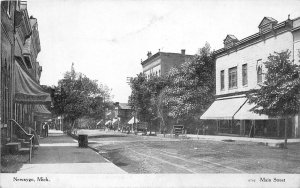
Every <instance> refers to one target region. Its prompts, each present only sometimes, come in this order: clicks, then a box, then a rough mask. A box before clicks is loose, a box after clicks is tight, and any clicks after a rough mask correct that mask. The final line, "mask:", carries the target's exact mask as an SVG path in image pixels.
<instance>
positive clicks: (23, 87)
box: [0, 1, 51, 145]
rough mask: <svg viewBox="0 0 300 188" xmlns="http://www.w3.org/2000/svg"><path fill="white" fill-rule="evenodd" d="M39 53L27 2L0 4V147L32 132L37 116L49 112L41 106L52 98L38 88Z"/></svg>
mask: <svg viewBox="0 0 300 188" xmlns="http://www.w3.org/2000/svg"><path fill="white" fill-rule="evenodd" d="M40 51H41V47H40V39H39V31H38V23H37V19H36V18H34V17H32V16H31V17H29V16H28V12H27V2H26V1H1V73H0V74H1V75H0V77H1V87H0V89H1V90H0V91H1V92H0V99H1V100H0V106H1V110H0V115H1V122H0V130H1V145H4V144H6V143H7V142H9V143H10V142H14V141H16V140H17V139H18V138H20V137H21V136H24V135H26V134H25V133H22V131H23V132H24V130H25V131H26V130H27V131H28V130H29V128H31V129H32V130H35V129H36V123H37V121H36V119H35V116H36V115H37V114H41V113H44V114H45V113H47V114H49V113H50V112H49V111H48V110H47V109H46V108H45V107H44V106H42V105H43V104H46V103H47V102H51V97H50V94H49V93H46V92H45V91H44V89H43V88H42V87H41V86H40V85H39V80H40V76H41V72H42V67H41V66H40V65H39V62H37V56H38V53H39V52H40ZM39 109H43V112H42V111H41V110H39ZM11 119H13V120H14V121H11ZM22 129H23V130H22ZM27 133H28V132H27Z"/></svg>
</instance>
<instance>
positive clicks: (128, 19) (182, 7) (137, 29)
mask: <svg viewBox="0 0 300 188" xmlns="http://www.w3.org/2000/svg"><path fill="white" fill-rule="evenodd" d="M27 4H28V13H29V15H33V16H34V17H36V18H37V19H38V24H39V32H40V41H41V49H42V51H41V52H40V54H39V56H38V61H39V62H40V64H41V65H42V66H43V72H42V77H41V84H45V85H57V81H58V80H59V79H61V78H62V77H63V73H65V72H66V71H69V70H70V68H71V64H72V62H74V64H75V70H76V71H79V72H82V73H83V74H85V75H87V76H88V77H89V78H91V79H96V80H98V82H101V83H103V84H106V85H107V86H108V87H110V88H111V89H112V94H113V95H114V98H113V100H114V101H119V102H127V101H128V96H129V95H130V92H131V90H130V87H129V85H128V84H127V83H126V77H132V76H136V74H138V73H139V72H141V71H142V66H141V59H143V60H145V59H146V54H147V51H151V52H152V54H154V53H156V52H158V50H159V49H160V50H161V51H164V52H178V53H180V50H181V49H186V53H187V54H195V53H196V52H197V49H198V48H200V47H202V46H204V44H205V42H208V43H209V44H210V45H211V47H212V49H216V50H217V49H219V48H222V47H223V40H224V39H225V37H226V35H227V34H233V35H235V36H236V37H237V38H238V39H242V38H245V37H247V36H249V35H252V34H254V33H256V32H258V25H259V23H260V21H261V20H262V19H263V17H264V16H270V17H273V18H275V19H276V20H278V21H279V22H281V21H284V20H286V19H287V18H288V14H290V15H291V18H292V19H293V18H296V17H299V16H300V11H299V10H300V0H285V1H281V0H278V1H276V0H275V1H271V0H270V1H269V0H266V1H263V0H239V1H238V0H220V1H218V0H198V1H196V0H185V1H183V0H148V1H146V0H144V1H143V0H139V1H138V0H47V1H46V0H29V1H28V3H27Z"/></svg>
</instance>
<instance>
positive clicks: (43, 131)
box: [42, 123, 46, 137]
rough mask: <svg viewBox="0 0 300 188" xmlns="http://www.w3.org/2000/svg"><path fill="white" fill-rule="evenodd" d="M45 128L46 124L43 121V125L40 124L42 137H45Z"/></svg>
mask: <svg viewBox="0 0 300 188" xmlns="http://www.w3.org/2000/svg"><path fill="white" fill-rule="evenodd" d="M45 130H46V125H45V123H43V126H42V136H43V137H45V135H46V133H45Z"/></svg>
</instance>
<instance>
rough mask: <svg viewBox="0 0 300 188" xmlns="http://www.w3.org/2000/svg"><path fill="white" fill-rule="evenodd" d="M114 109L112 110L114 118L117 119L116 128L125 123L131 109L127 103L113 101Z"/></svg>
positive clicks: (130, 115)
mask: <svg viewBox="0 0 300 188" xmlns="http://www.w3.org/2000/svg"><path fill="white" fill-rule="evenodd" d="M114 105H115V110H114V113H113V114H114V116H115V117H114V118H113V119H118V121H117V122H116V124H118V128H120V129H121V128H123V127H124V126H126V125H127V123H128V121H129V120H130V118H131V117H132V109H131V107H130V106H129V105H128V104H127V103H119V102H116V103H114Z"/></svg>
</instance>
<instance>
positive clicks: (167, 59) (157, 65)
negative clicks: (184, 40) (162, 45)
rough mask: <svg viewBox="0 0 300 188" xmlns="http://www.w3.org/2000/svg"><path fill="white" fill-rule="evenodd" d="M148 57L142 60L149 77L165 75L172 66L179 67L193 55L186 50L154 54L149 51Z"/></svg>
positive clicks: (144, 71) (144, 70)
mask: <svg viewBox="0 0 300 188" xmlns="http://www.w3.org/2000/svg"><path fill="white" fill-rule="evenodd" d="M147 56H148V58H147V59H146V60H144V61H142V62H141V64H142V66H143V73H144V74H145V75H146V76H147V78H149V77H150V76H151V75H156V76H161V75H165V74H166V73H167V72H168V71H169V70H170V69H171V68H172V67H179V65H181V64H182V63H184V62H185V61H186V60H188V58H191V57H192V55H186V54H185V50H181V53H168V52H160V51H159V52H157V53H156V54H154V55H152V53H151V52H148V53H147Z"/></svg>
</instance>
